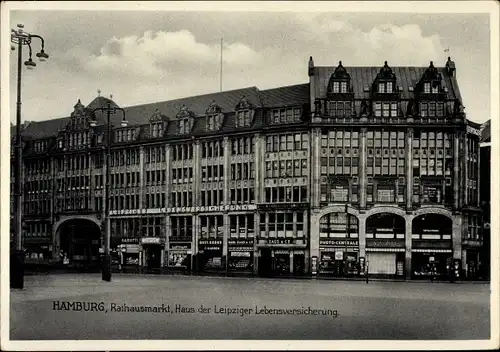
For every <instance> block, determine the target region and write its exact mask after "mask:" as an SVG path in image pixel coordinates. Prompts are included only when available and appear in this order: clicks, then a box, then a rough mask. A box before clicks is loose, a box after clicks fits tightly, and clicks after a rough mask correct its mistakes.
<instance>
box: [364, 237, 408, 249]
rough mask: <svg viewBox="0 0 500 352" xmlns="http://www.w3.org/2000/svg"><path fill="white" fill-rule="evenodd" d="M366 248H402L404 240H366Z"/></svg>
mask: <svg viewBox="0 0 500 352" xmlns="http://www.w3.org/2000/svg"><path fill="white" fill-rule="evenodd" d="M366 246H367V247H375V248H404V247H405V240H403V239H401V240H398V239H392V240H391V239H382V238H367V239H366Z"/></svg>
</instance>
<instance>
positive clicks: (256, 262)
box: [253, 211, 260, 275]
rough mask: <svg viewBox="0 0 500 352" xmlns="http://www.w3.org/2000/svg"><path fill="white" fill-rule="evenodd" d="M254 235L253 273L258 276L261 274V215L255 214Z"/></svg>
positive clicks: (256, 212)
mask: <svg viewBox="0 0 500 352" xmlns="http://www.w3.org/2000/svg"><path fill="white" fill-rule="evenodd" d="M253 221H254V234H253V236H254V237H253V273H254V275H257V274H258V272H259V257H258V255H259V250H258V248H257V242H258V238H259V237H260V213H259V212H258V211H255V212H254V218H253Z"/></svg>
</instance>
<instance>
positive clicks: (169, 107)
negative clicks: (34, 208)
mask: <svg viewBox="0 0 500 352" xmlns="http://www.w3.org/2000/svg"><path fill="white" fill-rule="evenodd" d="M243 97H245V98H246V99H247V101H248V102H249V103H250V104H252V105H253V106H255V107H256V108H263V107H265V106H268V107H274V106H285V105H290V104H294V105H302V104H303V103H307V102H308V100H309V84H300V85H294V86H287V87H280V88H274V89H268V90H263V91H259V90H258V89H257V87H248V88H241V89H235V90H229V91H224V92H217V93H210V94H203V95H197V96H192V97H185V98H180V99H174V100H168V101H162V102H155V103H149V104H141V105H134V106H128V107H124V108H123V110H124V112H125V117H126V120H127V121H128V124H129V126H139V125H145V124H148V123H149V119H150V117H151V116H152V115H153V114H154V113H155V111H156V110H159V112H160V113H161V114H162V115H164V116H166V117H167V118H168V119H170V120H175V119H176V115H177V114H178V113H179V111H180V110H181V108H182V107H183V106H186V107H187V108H188V109H189V110H190V111H191V112H193V113H194V115H195V116H197V117H198V118H196V119H195V125H194V126H193V133H197V132H198V133H202V132H203V130H204V126H205V123H204V122H205V118H204V117H205V112H206V110H207V109H208V108H209V106H210V104H211V103H212V102H213V101H215V102H216V103H217V105H219V107H220V108H221V109H222V112H223V113H224V115H225V118H224V125H223V127H222V129H221V131H232V130H234V129H235V128H234V111H235V108H236V105H237V104H238V103H239V102H240V100H241V99H242V98H243ZM266 102H267V103H266ZM108 103H110V104H111V105H112V106H114V107H118V106H117V105H116V103H115V102H114V101H112V100H110V99H108V98H105V97H97V98H95V99H94V100H93V101H92V102H91V103H90V104H88V105H87V106H86V109H87V110H88V111H92V110H93V109H95V108H99V107H102V106H106V105H107V104H108ZM95 116H96V119H97V123H98V124H99V125H100V124H105V123H106V115H105V114H104V113H103V112H101V111H96V112H95ZM122 118H123V115H122V114H121V113H119V112H118V113H116V114H114V115H112V116H111V122H112V124H113V125H115V126H119V124H120V121H121V120H122ZM69 119H70V117H62V118H57V119H52V120H44V121H38V122H32V123H31V124H30V125H29V126H27V128H26V129H25V130H24V131H23V136H25V137H28V138H30V139H31V138H33V139H39V138H48V137H51V136H55V135H57V133H58V132H59V131H60V130H62V129H64V128H65V127H66V124H67V123H68V121H69ZM262 123H263V116H262V114H261V113H259V114H256V116H255V119H254V124H253V126H252V127H251V128H255V127H257V126H260V125H262ZM175 128H176V127H175V124H169V127H168V130H167V131H168V132H167V134H168V133H171V134H174V133H175V131H174V130H175ZM240 130H241V131H243V129H241V128H238V131H240ZM13 131H15V130H13Z"/></svg>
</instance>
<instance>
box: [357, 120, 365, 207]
mask: <svg viewBox="0 0 500 352" xmlns="http://www.w3.org/2000/svg"><path fill="white" fill-rule="evenodd" d="M358 192H359V205H360V208H361V209H366V128H362V129H361V131H360V133H359V190H358Z"/></svg>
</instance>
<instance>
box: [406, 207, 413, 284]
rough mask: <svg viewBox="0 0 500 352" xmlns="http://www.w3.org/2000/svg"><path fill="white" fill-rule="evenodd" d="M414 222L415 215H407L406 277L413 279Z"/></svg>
mask: <svg viewBox="0 0 500 352" xmlns="http://www.w3.org/2000/svg"><path fill="white" fill-rule="evenodd" d="M412 223H413V216H411V215H406V216H405V224H406V228H405V279H407V280H409V279H411V269H412V268H411V257H412V232H413V231H412Z"/></svg>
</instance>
